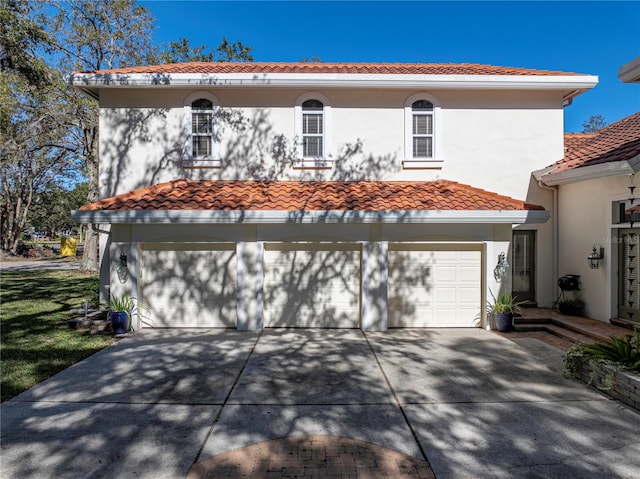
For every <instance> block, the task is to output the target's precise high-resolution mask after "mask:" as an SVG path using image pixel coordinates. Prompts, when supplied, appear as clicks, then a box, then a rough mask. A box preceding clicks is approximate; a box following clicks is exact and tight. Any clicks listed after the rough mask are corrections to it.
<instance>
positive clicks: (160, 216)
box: [71, 210, 549, 224]
mask: <svg viewBox="0 0 640 479" xmlns="http://www.w3.org/2000/svg"><path fill="white" fill-rule="evenodd" d="M71 216H72V217H73V219H74V220H76V221H78V222H80V223H96V224H117V223H123V224H133V223H136V224H151V223H153V224H175V223H182V224H270V223H271V224H274V223H279V224H284V223H300V224H312V223H366V224H370V223H404V224H416V223H417V224H420V223H464V224H474V223H482V224H487V223H489V224H494V223H502V224H525V223H545V222H546V221H547V220H548V219H549V212H548V211H546V210H481V211H467V210H465V211H461V210H406V211H404V210H392V211H364V210H360V211H354V210H348V211H342V210H326V211H316V210H312V211H281V210H244V211H242V210H232V211H227V210H213V211H212V210H93V211H86V210H74V211H72V212H71Z"/></svg>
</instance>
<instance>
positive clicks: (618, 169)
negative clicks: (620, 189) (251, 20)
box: [533, 155, 640, 186]
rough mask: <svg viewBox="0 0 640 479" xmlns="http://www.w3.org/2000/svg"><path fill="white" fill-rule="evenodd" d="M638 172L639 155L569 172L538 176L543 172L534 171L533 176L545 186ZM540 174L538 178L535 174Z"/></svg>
mask: <svg viewBox="0 0 640 479" xmlns="http://www.w3.org/2000/svg"><path fill="white" fill-rule="evenodd" d="M639 170H640V155H638V156H636V157H634V158H632V159H631V160H625V161H613V162H609V163H601V164H599V165H592V166H581V167H579V168H572V169H570V170H564V171H559V172H557V173H554V172H553V169H551V171H549V172H547V173H543V174H540V173H541V172H543V171H545V170H539V171H534V172H533V175H534V177H536V178H537V179H539V180H541V181H542V182H543V183H544V184H545V185H547V186H556V185H565V184H569V183H577V182H579V181H587V180H595V179H597V178H606V177H608V176H623V175H631V174H636V173H637V172H638V171H639ZM537 173H538V174H540V175H539V178H538V176H536V174H537Z"/></svg>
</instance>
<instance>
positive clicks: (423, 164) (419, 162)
mask: <svg viewBox="0 0 640 479" xmlns="http://www.w3.org/2000/svg"><path fill="white" fill-rule="evenodd" d="M420 100H426V101H427V102H429V103H431V105H433V110H432V111H424V112H421V111H416V112H415V115H414V111H413V104H414V103H415V102H417V101H420ZM414 116H415V117H416V118H414ZM414 121H419V122H420V126H424V125H427V124H428V125H429V127H430V128H428V129H427V130H426V131H422V129H421V128H420V129H419V131H414ZM416 141H417V142H419V144H420V145H422V146H423V147H424V146H425V145H426V144H427V143H428V144H429V146H428V148H427V149H426V151H427V152H426V153H424V151H425V150H423V149H421V151H422V152H423V153H422V154H421V155H415V156H414V142H416ZM443 160H444V159H443V157H442V109H441V107H440V102H439V101H438V99H437V98H436V97H434V96H433V95H430V94H428V93H416V94H415V95H411V96H410V97H409V98H407V101H406V102H405V104H404V161H403V162H402V166H403V168H405V169H411V168H441V167H442V163H443Z"/></svg>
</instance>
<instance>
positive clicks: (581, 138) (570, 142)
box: [564, 133, 596, 154]
mask: <svg viewBox="0 0 640 479" xmlns="http://www.w3.org/2000/svg"><path fill="white" fill-rule="evenodd" d="M594 136H596V133H565V134H564V152H565V154H566V153H567V152H569V151H573V150H575V149H576V148H578V147H579V146H580V145H582V144H583V143H584V142H585V141H587V140H589V139H591V138H593V137H594Z"/></svg>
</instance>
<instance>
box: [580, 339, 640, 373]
mask: <svg viewBox="0 0 640 479" xmlns="http://www.w3.org/2000/svg"><path fill="white" fill-rule="evenodd" d="M583 351H584V353H585V354H587V355H589V356H591V357H592V358H593V359H596V360H600V361H611V362H613V363H618V364H620V365H622V366H624V367H626V368H628V369H630V370H632V371H636V372H640V331H636V333H635V336H625V337H624V338H616V337H615V336H611V339H609V341H607V342H606V343H593V344H586V345H584V346H583Z"/></svg>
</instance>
